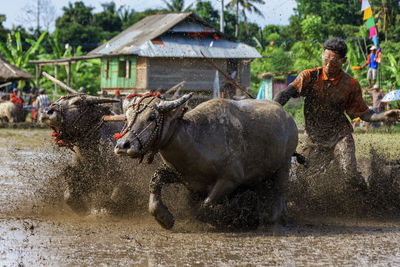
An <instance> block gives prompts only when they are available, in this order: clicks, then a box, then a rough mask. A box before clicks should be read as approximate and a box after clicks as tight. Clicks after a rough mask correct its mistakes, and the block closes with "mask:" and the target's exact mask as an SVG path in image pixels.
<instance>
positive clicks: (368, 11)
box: [363, 7, 372, 20]
mask: <svg viewBox="0 0 400 267" xmlns="http://www.w3.org/2000/svg"><path fill="white" fill-rule="evenodd" d="M370 17H372V8H371V7H369V8H367V9H366V10H364V18H363V19H364V20H367V19H369V18H370Z"/></svg>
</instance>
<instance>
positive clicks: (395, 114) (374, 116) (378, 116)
mask: <svg viewBox="0 0 400 267" xmlns="http://www.w3.org/2000/svg"><path fill="white" fill-rule="evenodd" d="M360 118H361V119H362V120H363V121H367V122H376V121H400V110H399V109H393V110H389V111H386V112H380V113H377V112H375V111H373V110H372V109H370V110H368V112H367V113H365V114H364V115H362V116H361V117H360Z"/></svg>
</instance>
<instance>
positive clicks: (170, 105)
mask: <svg viewBox="0 0 400 267" xmlns="http://www.w3.org/2000/svg"><path fill="white" fill-rule="evenodd" d="M192 96H193V93H189V94H185V95H183V96H181V97H180V98H178V99H176V100H169V101H168V100H161V101H160V102H159V103H158V104H157V109H158V110H159V111H160V112H168V111H170V110H173V109H174V108H177V107H179V106H180V105H182V104H183V103H185V102H186V101H188V100H189V99H190V98H191V97H192Z"/></svg>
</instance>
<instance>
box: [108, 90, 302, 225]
mask: <svg viewBox="0 0 400 267" xmlns="http://www.w3.org/2000/svg"><path fill="white" fill-rule="evenodd" d="M191 96H192V94H186V95H184V96H182V97H181V98H179V99H177V100H173V101H166V100H161V99H160V98H157V97H155V96H152V95H151V94H150V95H146V96H142V97H135V98H132V99H131V104H130V105H129V106H128V109H127V111H126V118H127V124H126V126H125V127H124V130H123V131H122V132H121V133H120V134H119V135H118V136H117V138H119V140H118V142H117V145H116V146H115V149H114V152H115V153H116V154H117V155H123V156H130V157H132V158H142V157H143V156H145V155H146V154H150V157H152V156H153V155H154V154H155V153H156V152H159V153H160V155H161V158H162V160H163V161H164V163H165V165H166V168H162V169H159V170H158V171H157V172H156V173H155V174H154V176H153V177H152V180H151V182H150V200H149V211H150V213H151V214H152V215H153V216H155V218H156V220H157V221H158V222H159V223H160V224H161V226H163V227H164V228H167V229H169V228H171V227H172V226H173V224H174V217H173V215H172V214H171V213H170V212H169V210H168V208H167V207H166V206H165V205H164V204H163V201H162V198H161V190H162V187H163V185H165V184H169V183H182V184H184V185H185V186H186V187H187V188H188V189H189V191H190V192H192V193H193V194H196V195H200V196H204V198H202V199H203V200H204V201H203V204H202V207H203V208H204V207H210V206H211V207H212V206H213V205H214V204H215V203H217V202H218V201H219V200H221V198H223V197H224V196H228V195H229V194H230V193H232V192H233V191H234V190H236V189H238V188H239V187H241V186H246V185H249V186H252V185H255V184H257V183H260V182H262V181H263V180H265V179H273V180H274V188H273V190H274V192H275V194H274V195H276V197H274V200H273V201H272V202H273V203H271V204H272V214H271V216H270V220H271V222H273V223H276V222H277V221H278V219H279V217H280V215H281V213H282V211H283V210H284V206H285V204H284V193H285V191H286V188H287V183H288V177H289V168H290V161H291V156H292V155H293V154H294V153H295V150H296V146H297V143H298V132H297V127H296V124H295V122H294V120H293V119H292V118H291V117H290V115H289V114H288V113H287V112H286V111H285V110H284V109H283V108H282V107H281V106H280V105H279V104H278V103H275V102H273V101H266V100H242V101H234V100H227V99H214V100H210V101H207V102H203V103H202V104H200V105H198V106H197V107H195V108H194V109H192V110H190V111H187V112H185V111H186V109H185V103H186V101H188V100H189V99H190V98H191Z"/></svg>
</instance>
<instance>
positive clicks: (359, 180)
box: [334, 134, 367, 190]
mask: <svg viewBox="0 0 400 267" xmlns="http://www.w3.org/2000/svg"><path fill="white" fill-rule="evenodd" d="M334 156H335V158H336V160H337V161H338V163H339V167H340V169H341V170H342V171H343V173H344V175H345V176H346V179H348V182H349V183H350V184H351V185H354V186H356V187H358V188H359V189H362V190H365V189H367V183H366V181H365V178H364V177H363V176H362V175H361V173H359V172H358V171H357V160H356V147H355V143H354V139H353V136H352V135H351V134H349V135H347V136H345V137H344V138H343V139H342V140H340V141H339V142H338V143H337V144H336V146H335V150H334Z"/></svg>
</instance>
